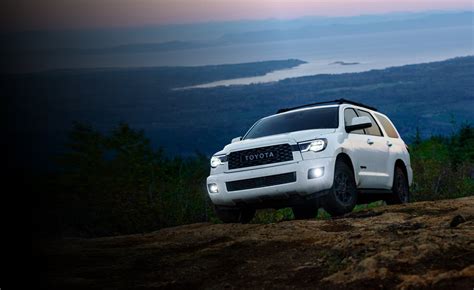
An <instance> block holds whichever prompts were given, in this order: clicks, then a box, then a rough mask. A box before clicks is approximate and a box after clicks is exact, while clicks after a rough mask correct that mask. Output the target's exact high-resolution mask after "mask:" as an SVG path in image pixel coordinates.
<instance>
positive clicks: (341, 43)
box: [17, 26, 474, 87]
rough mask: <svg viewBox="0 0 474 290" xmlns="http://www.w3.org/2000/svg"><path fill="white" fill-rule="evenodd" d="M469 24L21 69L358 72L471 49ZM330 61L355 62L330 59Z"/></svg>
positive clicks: (270, 77)
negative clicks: (274, 64) (270, 66)
mask: <svg viewBox="0 0 474 290" xmlns="http://www.w3.org/2000/svg"><path fill="white" fill-rule="evenodd" d="M473 43H474V28H473V27H472V26H459V27H450V28H436V29H423V30H410V31H398V32H390V33H371V34H363V35H361V34H357V35H354V36H338V37H325V38H318V39H302V40H291V41H281V42H267V43H250V44H242V45H231V46H222V47H212V48H202V49H191V50H180V51H170V52H160V53H136V54H117V55H114V54H108V55H83V56H76V57H70V56H65V55H57V56H49V57H43V58H38V57H24V58H23V65H22V66H17V69H18V70H22V71H38V70H47V69H58V68H96V67H149V66H201V65H209V64H228V63H243V62H254V61H263V60H280V59H289V58H297V59H301V60H304V61H307V62H308V63H307V64H303V65H300V66H298V67H295V68H292V69H287V70H280V71H274V72H272V73H269V74H266V75H264V76H259V77H251V78H241V79H233V80H225V81H219V82H214V83H209V84H202V85H199V86H196V87H212V86H220V85H235V84H250V83H260V82H271V81H278V80H281V79H284V78H289V77H299V76H306V75H314V74H325V73H330V74H334V73H345V72H360V71H366V70H371V69H382V68H386V67H390V66H398V65H404V64H412V63H421V62H429V61H436V60H443V59H447V58H452V57H456V56H465V55H473V54H474V45H473ZM336 61H344V62H357V63H359V64H357V65H338V64H331V63H333V62H336Z"/></svg>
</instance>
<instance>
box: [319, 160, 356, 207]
mask: <svg viewBox="0 0 474 290" xmlns="http://www.w3.org/2000/svg"><path fill="white" fill-rule="evenodd" d="M356 204H357V186H356V182H355V178H354V173H353V172H352V170H351V168H350V167H349V165H347V163H345V162H344V161H342V160H337V161H336V166H335V169H334V181H333V185H332V188H331V189H330V190H329V193H328V194H327V195H326V196H325V197H324V201H323V208H324V210H325V211H327V212H328V213H329V214H330V215H331V216H341V215H344V214H346V213H349V212H351V211H352V210H353V209H354V207H355V206H356Z"/></svg>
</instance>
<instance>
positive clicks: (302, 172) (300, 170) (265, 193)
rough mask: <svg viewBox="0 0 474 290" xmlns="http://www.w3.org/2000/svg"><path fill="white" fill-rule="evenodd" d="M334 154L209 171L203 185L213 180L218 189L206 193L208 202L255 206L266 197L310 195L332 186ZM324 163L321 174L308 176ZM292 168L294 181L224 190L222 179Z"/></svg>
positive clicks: (240, 177)
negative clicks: (228, 170)
mask: <svg viewBox="0 0 474 290" xmlns="http://www.w3.org/2000/svg"><path fill="white" fill-rule="evenodd" d="M334 164H335V160H334V158H317V159H311V160H299V161H295V162H292V163H285V164H275V165H274V166H270V167H268V166H266V167H263V168H258V167H257V168H253V169H249V170H245V171H236V172H224V173H219V174H214V175H211V176H209V177H208V178H207V185H209V184H212V183H214V184H217V187H218V190H219V192H217V193H212V192H209V188H208V194H209V197H210V198H211V200H212V202H213V203H214V204H216V205H221V206H235V205H237V204H258V205H259V207H261V206H262V205H264V204H265V202H266V201H269V200H274V199H279V200H285V199H286V198H288V199H289V198H290V197H294V196H295V195H296V196H299V197H306V196H310V195H311V196H314V195H315V194H316V195H317V193H321V192H324V191H325V190H327V189H329V188H331V187H332V183H333V179H334ZM318 167H324V175H323V176H321V177H317V178H313V179H309V178H308V171H309V170H310V169H312V168H318ZM290 172H295V173H296V181H295V182H291V183H284V184H279V185H271V186H265V187H257V188H251V189H243V190H236V191H228V190H227V186H226V182H231V181H238V180H246V179H253V178H258V177H265V176H273V175H278V174H285V173H290Z"/></svg>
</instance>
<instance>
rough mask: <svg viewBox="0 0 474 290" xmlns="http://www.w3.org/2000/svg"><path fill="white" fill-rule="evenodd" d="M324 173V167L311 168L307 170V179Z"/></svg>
mask: <svg viewBox="0 0 474 290" xmlns="http://www.w3.org/2000/svg"><path fill="white" fill-rule="evenodd" d="M323 175H324V167H318V168H311V169H310V170H308V179H313V178H318V177H321V176H323Z"/></svg>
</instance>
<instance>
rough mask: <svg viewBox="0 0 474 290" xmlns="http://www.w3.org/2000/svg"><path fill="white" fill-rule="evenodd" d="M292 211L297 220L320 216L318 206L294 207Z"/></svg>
mask: <svg viewBox="0 0 474 290" xmlns="http://www.w3.org/2000/svg"><path fill="white" fill-rule="evenodd" d="M291 209H292V210H293V215H294V216H295V219H297V220H305V219H312V218H315V217H316V215H317V214H318V206H317V205H305V206H294V207H292V208H291Z"/></svg>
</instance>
